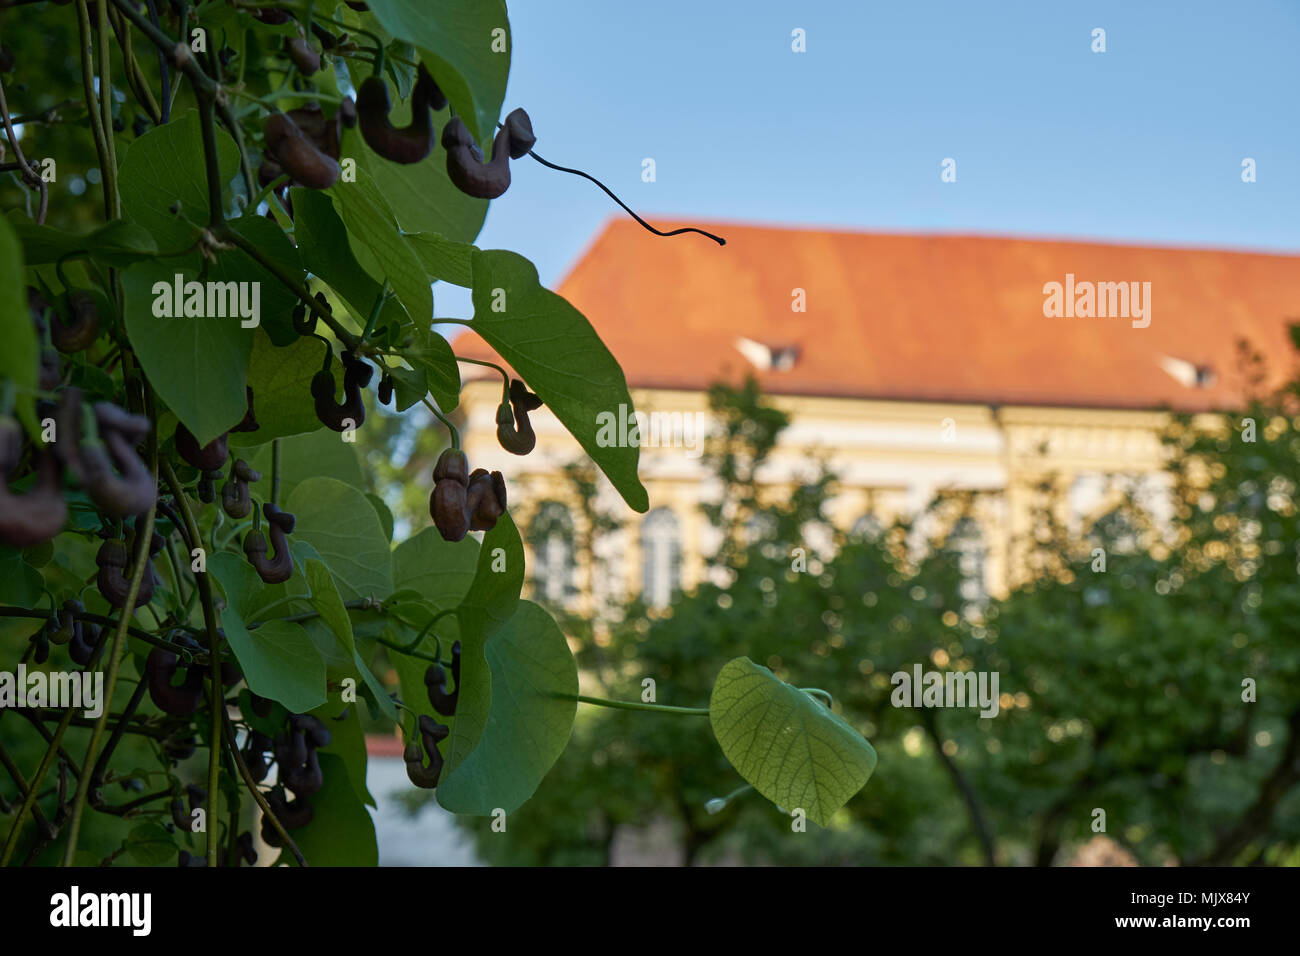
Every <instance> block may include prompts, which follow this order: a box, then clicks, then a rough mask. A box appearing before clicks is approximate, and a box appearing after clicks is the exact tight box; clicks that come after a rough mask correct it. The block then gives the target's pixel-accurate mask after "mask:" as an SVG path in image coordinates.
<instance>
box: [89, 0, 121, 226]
mask: <svg viewBox="0 0 1300 956" xmlns="http://www.w3.org/2000/svg"><path fill="white" fill-rule="evenodd" d="M95 16H96V18H97V19H98V20H99V107H100V111H101V112H102V113H103V116H102V118H101V119H100V126H101V127H102V128H103V130H104V152H105V155H104V156H102V157H100V166H101V167H102V168H101V172H102V173H103V179H104V208H105V209H106V210H107V211H108V218H109V219H116V218H117V217H118V215H119V212H120V211H119V208H118V197H117V143H116V142H115V141H114V138H113V76H112V71H113V61H112V60H111V59H110V54H109V49H110V46H109V42H108V37H109V22H108V0H95ZM123 62H125V57H124V58H123Z"/></svg>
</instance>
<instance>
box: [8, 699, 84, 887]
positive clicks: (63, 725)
mask: <svg viewBox="0 0 1300 956" xmlns="http://www.w3.org/2000/svg"><path fill="white" fill-rule="evenodd" d="M104 710H105V712H107V711H108V708H107V707H105V708H104ZM71 723H72V708H71V707H69V708H68V709H67V710H65V711H64V712H63V719H62V720H60V721H59V726H58V727H57V728H56V729H55V731H54V739H53V740H51V741H50V745H49V748H48V749H47V750H46V751H45V757H44V758H43V759H42V760H41V765H40V766H39V767H37V768H36V775H35V776H34V777H32V782H31V785H30V786H29V787H28V788H27V794H26V796H24V797H23V802H22V806H20V807H19V808H18V815H17V816H16V817H14V822H13V826H12V827H10V828H9V838H8V839H7V840H5V846H4V852H3V853H0V866H8V865H9V860H10V858H11V857H12V856H13V853H14V848H15V847H16V846H17V845H18V834H19V832H20V831H21V830H22V825H23V820H24V819H25V818H26V816H27V811H28V810H30V809H32V806H33V804H35V802H36V791H38V790H39V789H40V788H41V783H42V781H44V780H45V775H46V774H47V773H48V772H49V770H50V764H52V763H54V758H55V756H56V755H57V754H58V751H59V743H60V742H61V741H62V740H63V733H64V731H66V730H67V729H68V725H69V724H71Z"/></svg>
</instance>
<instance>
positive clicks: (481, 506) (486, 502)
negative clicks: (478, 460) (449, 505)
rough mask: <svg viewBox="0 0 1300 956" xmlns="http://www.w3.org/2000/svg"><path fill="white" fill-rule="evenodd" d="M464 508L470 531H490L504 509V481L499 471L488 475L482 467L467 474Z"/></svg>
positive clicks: (503, 512)
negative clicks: (467, 486) (467, 514)
mask: <svg viewBox="0 0 1300 956" xmlns="http://www.w3.org/2000/svg"><path fill="white" fill-rule="evenodd" d="M465 510H466V511H468V512H469V514H470V526H469V530H471V531H491V530H492V529H493V528H495V527H496V523H497V520H498V519H499V518H500V517H501V516H502V515H503V514H505V511H506V482H505V478H504V477H503V476H502V475H501V472H499V471H494V472H492V473H491V474H490V475H489V474H488V473H487V472H486V471H485V470H484V469H482V468H476V469H474V473H473V474H472V475H470V476H469V489H468V491H467V492H466V497H465Z"/></svg>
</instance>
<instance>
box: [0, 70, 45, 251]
mask: <svg viewBox="0 0 1300 956" xmlns="http://www.w3.org/2000/svg"><path fill="white" fill-rule="evenodd" d="M0 119H3V121H4V128H5V134H6V135H7V136H8V137H9V145H10V146H12V147H13V149H14V155H15V156H16V157H18V163H19V168H20V169H21V170H22V172H23V178H24V179H26V180H28V183H27V185H29V186H30V185H32V184H33V182H34V183H35V185H36V187H37V188H38V189H39V190H40V192H41V205H40V209H39V210H38V211H37V215H36V224H37V225H38V226H42V225H44V224H45V211H46V209H47V208H48V207H49V201H50V195H49V190H48V188H47V187H46V185H45V180H44V179H42V178H41V177H40V175H38V174H37V172H36V171H35V170H34V169H33V168H32V167H31V166H30V165H28V163H27V157H25V156H24V155H23V148H22V146H21V145H20V144H19V142H18V137H16V136H14V124H13V120H12V119H10V117H9V104H8V103H7V102H6V101H5V85H4V83H0Z"/></svg>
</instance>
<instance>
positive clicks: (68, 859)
mask: <svg viewBox="0 0 1300 956" xmlns="http://www.w3.org/2000/svg"><path fill="white" fill-rule="evenodd" d="M84 2H85V0H78V6H82V5H83V4H84ZM149 444H150V446H151V447H150V454H149V457H150V458H151V459H153V460H152V463H151V464H152V466H153V467H152V471H153V478H154V483H155V484H156V483H157V481H158V440H157V436H156V434H155V435H154V436H152V437H151V440H150V442H149ZM157 510H158V501H157V496H155V498H154V501H153V502H151V503H150V505H149V510H148V511H147V512H145V521H144V528H143V529H139V528H137V529H136V535H135V564H134V565H133V566H132V569H131V584H130V586H129V587H128V588H127V591H126V600H125V601H123V602H122V612H121V617H120V618H119V619H118V622H117V629H116V631H114V633H113V649H112V651H111V652H110V656H109V661H108V673H107V674H106V675H105V680H104V684H105V687H104V700H105V702H108V701H111V700H112V699H113V691H114V690H115V689H116V688H117V673H118V670H119V669H120V667H121V666H122V656H123V654H124V652H125V651H126V631H127V628H128V627H129V626H130V625H129V623H128V622H129V621H130V620H131V613H132V609H133V608H134V607H135V596H136V595H137V594H138V593H140V582H141V581H142V580H144V572H145V569H146V568H148V566H149V541H150V539H151V538H152V537H153V519H154V515H155V513H156V512H157ZM219 666H220V665H219V664H218V667H219ZM108 712H109V708H108V707H107V706H105V707H104V712H103V713H102V714H100V715H99V719H98V720H96V721H95V727H94V729H93V730H92V731H91V732H90V745H89V746H88V747H87V748H86V759H85V763H84V765H83V767H82V769H81V776H80V777H79V778H78V780H77V794H76V796H75V797H74V798H73V801H72V817H71V819H70V820H69V822H68V842H67V844H66V845H65V846H64V848H63V862H62V864H61V865H62V866H70V865H72V862H73V860H74V859H75V857H76V855H77V838H78V836H79V835H80V833H81V815H82V813H83V812H85V809H86V795H87V793H88V792H89V790H90V779H91V776H92V774H93V771H94V767H95V757H96V751H97V750H98V748H99V741H100V739H101V738H102V737H103V736H104V727H105V725H107V723H108ZM68 713H69V719H70V715H71V710H69V712H68ZM62 729H63V725H62V724H61V725H60V730H62Z"/></svg>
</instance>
